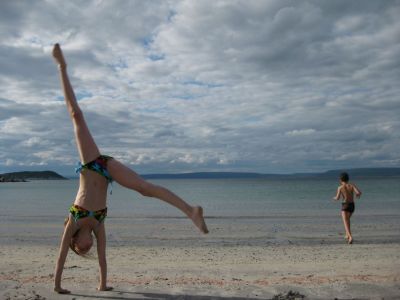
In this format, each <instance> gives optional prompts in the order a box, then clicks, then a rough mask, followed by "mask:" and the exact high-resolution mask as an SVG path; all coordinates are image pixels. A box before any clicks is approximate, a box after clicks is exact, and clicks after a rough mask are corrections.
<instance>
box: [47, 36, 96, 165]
mask: <svg viewBox="0 0 400 300" xmlns="http://www.w3.org/2000/svg"><path fill="white" fill-rule="evenodd" d="M53 57H54V59H55V61H56V63H57V64H58V69H59V72H60V79H61V85H62V89H63V93H64V98H65V102H66V104H67V108H68V111H69V113H70V116H71V119H72V123H73V125H74V132H75V139H76V144H77V146H78V151H79V155H80V158H81V161H82V163H87V162H90V161H92V160H94V159H96V158H97V157H98V156H99V155H100V151H99V149H98V148H97V145H96V143H95V142H94V139H93V137H92V135H91V134H90V131H89V129H88V127H87V125H86V122H85V118H84V117H83V113H82V111H81V109H80V108H79V105H78V102H77V101H76V98H75V93H74V90H73V89H72V86H71V83H70V82H69V78H68V73H67V64H66V62H65V59H64V55H63V53H62V51H61V48H60V45H59V44H55V45H54V48H53Z"/></svg>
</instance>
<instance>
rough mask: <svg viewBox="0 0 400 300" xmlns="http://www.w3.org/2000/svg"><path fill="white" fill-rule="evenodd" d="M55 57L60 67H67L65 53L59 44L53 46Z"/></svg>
mask: <svg viewBox="0 0 400 300" xmlns="http://www.w3.org/2000/svg"><path fill="white" fill-rule="evenodd" d="M53 57H54V59H55V61H56V63H57V64H58V66H59V67H60V68H62V69H63V68H65V67H66V66H67V64H66V63H65V59H64V55H63V53H62V51H61V47H60V45H59V44H54V47H53Z"/></svg>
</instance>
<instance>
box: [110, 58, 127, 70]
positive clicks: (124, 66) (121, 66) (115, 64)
mask: <svg viewBox="0 0 400 300" xmlns="http://www.w3.org/2000/svg"><path fill="white" fill-rule="evenodd" d="M108 66H109V67H111V68H112V69H114V70H119V69H127V68H128V64H127V63H126V62H125V61H124V60H123V59H122V58H119V59H118V60H117V61H115V62H113V63H111V64H108Z"/></svg>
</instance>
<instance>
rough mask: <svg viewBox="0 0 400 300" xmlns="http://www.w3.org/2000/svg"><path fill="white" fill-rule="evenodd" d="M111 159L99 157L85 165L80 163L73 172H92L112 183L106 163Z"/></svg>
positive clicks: (109, 157) (104, 156)
mask: <svg viewBox="0 0 400 300" xmlns="http://www.w3.org/2000/svg"><path fill="white" fill-rule="evenodd" d="M112 158H113V157H111V156H108V155H100V156H99V157H98V158H96V159H95V160H93V161H91V162H88V163H86V164H82V163H81V162H79V165H78V167H77V168H76V169H75V171H76V173H80V172H82V170H83V169H88V170H92V171H95V172H96V173H98V174H100V175H101V176H104V177H105V178H106V179H107V180H108V182H112V181H113V179H112V177H111V175H110V173H109V172H108V171H107V161H108V160H109V159H112Z"/></svg>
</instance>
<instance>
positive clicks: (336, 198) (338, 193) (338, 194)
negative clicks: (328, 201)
mask: <svg viewBox="0 0 400 300" xmlns="http://www.w3.org/2000/svg"><path fill="white" fill-rule="evenodd" d="M340 194H341V187H340V186H339V187H338V189H337V192H336V196H335V197H333V200H339V199H340Z"/></svg>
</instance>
